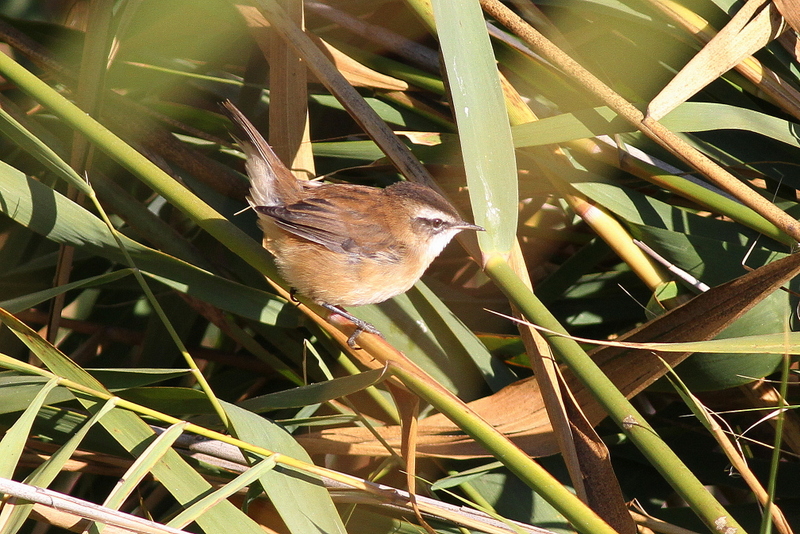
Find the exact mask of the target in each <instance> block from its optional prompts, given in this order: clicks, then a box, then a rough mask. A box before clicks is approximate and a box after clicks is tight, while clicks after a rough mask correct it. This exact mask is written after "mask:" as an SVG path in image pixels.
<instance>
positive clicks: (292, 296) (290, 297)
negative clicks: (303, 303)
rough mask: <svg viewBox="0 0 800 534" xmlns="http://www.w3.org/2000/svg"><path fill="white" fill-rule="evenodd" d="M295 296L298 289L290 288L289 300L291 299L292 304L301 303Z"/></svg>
mask: <svg viewBox="0 0 800 534" xmlns="http://www.w3.org/2000/svg"><path fill="white" fill-rule="evenodd" d="M295 295H297V289H295V288H293V287H290V288H289V299H291V301H292V302H300V301H299V300H297V297H296V296H295Z"/></svg>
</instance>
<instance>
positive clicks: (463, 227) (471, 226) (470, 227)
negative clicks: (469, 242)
mask: <svg viewBox="0 0 800 534" xmlns="http://www.w3.org/2000/svg"><path fill="white" fill-rule="evenodd" d="M452 228H458V229H459V230H475V231H476V232H485V231H486V228H484V227H483V226H478V225H477V224H470V223H468V222H467V221H461V222H460V223H458V224H456V225H453V226H452Z"/></svg>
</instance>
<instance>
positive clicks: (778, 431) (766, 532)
mask: <svg viewBox="0 0 800 534" xmlns="http://www.w3.org/2000/svg"><path fill="white" fill-rule="evenodd" d="M787 328H788V325H787ZM790 365H791V359H790V358H789V355H788V354H784V355H783V365H782V366H781V389H780V392H779V393H778V419H777V421H776V422H775V442H774V443H773V446H772V459H771V461H770V466H769V482H768V483H767V495H769V499H768V500H767V506H766V509H765V510H764V514H763V518H762V520H761V529H760V533H761V534H770V533H771V532H772V521H773V519H772V510H771V508H772V506H773V504H772V503H773V502H774V500H775V486H776V485H777V481H778V464H779V462H780V460H781V441H783V421H784V420H785V419H786V416H785V415H784V413H783V411H784V410H785V409H786V394H787V392H788V389H789V367H790Z"/></svg>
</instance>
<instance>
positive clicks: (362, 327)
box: [322, 302, 381, 349]
mask: <svg viewBox="0 0 800 534" xmlns="http://www.w3.org/2000/svg"><path fill="white" fill-rule="evenodd" d="M322 306H323V307H324V308H325V309H327V310H330V311H331V312H332V313H335V314H336V315H340V316H342V317H344V318H345V319H347V320H348V321H350V322H351V323H353V324H354V325H356V329H355V331H354V332H353V333H352V334H351V335H350V337H349V338H347V345H348V346H349V347H350V348H351V349H354V348H356V338H357V337H358V335H359V334H361V332H369V333H370V334H377V335H379V336H380V335H381V333H380V332H379V331H378V329H377V328H375V327H374V326H372V325H371V324H369V323H368V322H366V321H362V320H361V319H359V318H358V317H356V316H354V315H351V314H349V313H347V312H346V311H344V310H343V309H341V308H339V307H338V306H334V305H333V304H328V303H326V302H323V303H322Z"/></svg>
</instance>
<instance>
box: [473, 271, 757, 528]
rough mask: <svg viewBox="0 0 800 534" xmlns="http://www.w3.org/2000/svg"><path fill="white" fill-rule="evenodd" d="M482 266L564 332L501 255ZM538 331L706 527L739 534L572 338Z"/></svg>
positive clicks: (528, 312)
mask: <svg viewBox="0 0 800 534" xmlns="http://www.w3.org/2000/svg"><path fill="white" fill-rule="evenodd" d="M485 269H486V273H487V274H488V275H489V276H490V277H491V278H492V279H493V280H494V281H495V283H496V284H497V285H498V287H500V289H501V290H502V291H503V292H504V293H505V295H506V296H507V297H508V299H509V300H511V302H513V303H514V304H515V305H516V306H517V307H518V308H519V309H520V310H521V311H522V313H523V314H524V315H525V317H527V318H528V320H529V321H531V322H533V323H536V324H537V325H539V326H541V327H543V328H546V329H548V330H552V331H554V332H559V333H563V334H564V335H567V332H566V330H565V329H564V327H563V326H561V324H560V323H559V322H558V320H557V319H556V318H555V317H553V315H552V314H551V313H550V311H549V310H548V309H547V308H546V307H545V306H544V304H542V303H541V301H540V300H539V299H538V298H536V296H535V295H534V294H533V293H532V292H531V291H530V290H529V289H528V288H527V286H525V284H523V283H522V281H521V280H520V279H519V277H517V275H516V274H515V273H514V271H513V270H512V269H511V267H510V266H509V265H508V263H507V262H506V261H505V260H504V259H503V258H500V257H498V256H492V257H491V258H489V259H488V261H487V263H486V268H485ZM543 335H544V336H545V337H546V338H547V341H548V343H550V345H551V346H552V347H553V349H554V350H555V351H556V353H557V354H558V355H559V357H560V358H561V359H562V360H563V361H564V362H565V363H566V364H567V365H568V366H569V368H570V370H571V371H572V372H573V373H574V374H575V376H577V377H578V379H580V380H581V382H583V383H584V384H585V385H586V388H587V389H588V390H589V391H590V392H591V393H592V394H593V395H594V396H595V398H596V399H597V401H598V402H599V403H600V405H601V406H602V407H603V408H604V409H605V411H606V412H607V413H608V415H609V417H611V419H613V420H614V422H615V423H616V424H617V425H619V426H620V428H621V429H622V431H623V432H624V433H625V434H626V435H627V436H628V437H629V438H630V439H631V441H632V442H633V443H634V444H635V445H636V446H637V447H638V448H639V450H640V451H641V452H642V454H644V456H645V457H646V458H647V459H648V461H649V462H650V463H651V464H652V465H653V466H654V467H655V468H656V469H657V470H658V471H659V473H661V475H662V476H663V477H664V478H665V479H666V480H667V482H669V484H670V485H671V486H672V487H673V488H674V489H675V491H676V492H677V493H678V494H679V495H680V496H681V497H682V498H683V499H684V500H685V501H686V502H687V503H689V506H691V508H692V510H694V512H695V513H696V514H697V515H698V516H699V517H700V518H701V519H702V520H703V521H704V522H705V523H706V525H708V526H709V528H711V529H712V530H713V531H716V532H720V533H722V534H735V533H743V532H744V529H742V528H741V526H739V525H738V523H736V521H735V520H734V519H733V517H731V515H730V514H729V513H728V512H727V511H726V510H725V508H723V506H722V505H721V504H720V503H719V502H718V501H717V500H716V499H715V498H714V497H713V496H712V495H711V494H710V493H709V492H708V491H707V490H706V489H705V487H704V486H703V484H702V483H701V482H700V481H699V480H698V479H697V478H696V477H695V476H694V473H692V472H691V471H690V470H689V468H687V467H686V465H685V464H684V463H683V462H682V461H681V460H680V458H678V456H677V455H676V454H675V453H674V452H673V451H672V449H670V448H669V446H667V444H666V443H664V441H663V440H662V439H661V438H660V437H659V436H658V434H656V432H655V430H654V429H653V428H652V427H651V426H650V425H649V424H648V423H647V422H646V421H645V419H644V418H643V417H642V416H641V414H639V412H638V411H637V410H636V409H635V408H634V407H633V405H631V403H630V402H629V401H628V399H626V398H625V396H624V395H623V394H622V393H621V392H620V391H619V390H618V389H617V387H616V386H615V385H614V383H613V382H612V381H611V380H610V379H609V378H608V377H607V376H606V375H605V373H603V372H602V370H601V369H600V368H599V367H598V366H597V364H595V363H594V361H592V359H591V358H589V356H588V355H587V354H586V352H584V350H583V349H582V348H581V347H580V346H579V345H578V343H577V342H576V341H575V340H573V339H570V338H568V337H561V336H557V335H552V334H546V333H545V334H543Z"/></svg>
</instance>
